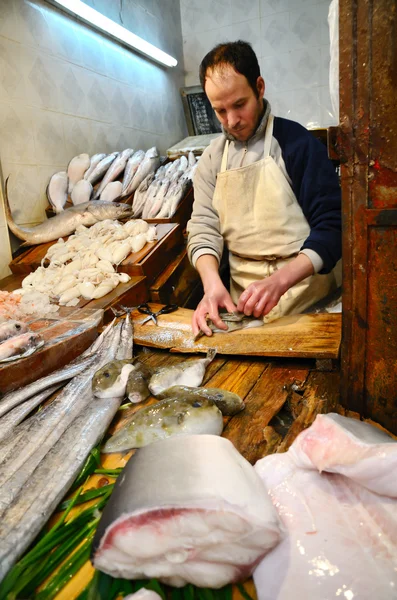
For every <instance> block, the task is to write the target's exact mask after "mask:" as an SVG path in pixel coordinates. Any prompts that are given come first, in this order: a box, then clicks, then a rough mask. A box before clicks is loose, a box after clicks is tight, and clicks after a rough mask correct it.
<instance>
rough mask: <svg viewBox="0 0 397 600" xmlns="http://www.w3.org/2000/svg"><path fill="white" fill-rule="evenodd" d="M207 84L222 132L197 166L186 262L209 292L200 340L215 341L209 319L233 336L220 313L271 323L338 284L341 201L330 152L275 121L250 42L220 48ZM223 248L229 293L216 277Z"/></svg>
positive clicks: (291, 125) (208, 64)
mask: <svg viewBox="0 0 397 600" xmlns="http://www.w3.org/2000/svg"><path fill="white" fill-rule="evenodd" d="M200 81H201V85H202V87H203V89H204V90H205V93H206V94H207V97H208V99H209V101H210V102H211V105H212V107H213V109H214V111H215V114H216V116H217V118H218V119H219V121H220V123H221V125H222V130H223V135H221V136H219V137H218V138H216V139H215V140H213V141H212V142H211V144H210V146H209V147H208V148H207V149H206V150H205V152H204V153H203V155H202V157H201V159H200V161H199V164H198V167H197V170H196V174H195V177H194V196H195V201H194V205H193V212H192V217H191V220H190V221H189V223H188V254H189V258H190V261H191V262H192V264H193V265H194V266H195V267H196V269H197V270H198V272H199V274H200V277H201V280H202V283H203V287H204V296H203V298H202V300H201V302H200V303H199V305H198V307H197V309H196V310H195V312H194V315H193V321H192V327H193V333H194V334H195V335H196V334H197V333H198V331H199V330H201V331H203V332H204V333H205V334H206V335H211V333H212V332H211V330H210V328H209V327H208V324H207V322H206V316H207V315H208V316H209V317H210V319H211V320H212V321H213V322H214V323H215V324H216V325H217V326H218V327H220V328H223V329H226V326H225V325H224V323H223V322H222V321H221V319H220V317H219V308H225V309H226V310H227V311H229V312H232V311H235V310H238V311H240V312H243V313H245V314H246V315H254V316H255V317H263V319H264V321H265V322H270V321H272V320H274V319H277V318H279V317H280V316H283V315H288V314H296V313H300V312H302V311H303V310H305V309H306V308H308V307H309V306H311V305H312V304H314V303H315V302H316V301H318V300H320V299H321V298H324V297H325V296H326V295H328V294H329V293H330V292H332V291H333V290H334V289H336V287H337V286H338V285H340V276H339V277H338V270H339V269H335V266H336V264H337V262H338V261H339V260H340V257H341V194H340V188H339V183H338V178H337V175H336V172H335V169H334V167H333V165H332V163H331V161H330V160H329V159H328V156H327V151H326V149H325V147H324V146H323V144H321V142H319V141H318V140H316V139H315V137H314V136H313V135H312V134H311V133H310V132H309V131H307V130H306V129H305V128H304V127H302V126H301V125H299V124H298V123H295V122H293V121H289V120H287V119H282V118H280V117H273V115H272V114H271V112H270V105H269V102H268V101H267V100H265V99H264V92H265V82H264V80H263V78H262V77H261V75H260V70H259V65H258V60H257V57H256V55H255V53H254V51H253V50H252V48H251V46H250V44H248V43H246V42H242V41H238V42H231V43H227V44H219V45H218V46H216V47H215V48H214V49H213V50H211V52H209V53H208V54H207V55H206V56H205V57H204V59H203V61H202V63H201V65H200ZM224 245H226V247H227V249H228V252H229V264H230V293H229V292H228V290H227V289H226V288H225V286H224V285H223V283H222V281H221V278H220V275H219V263H220V260H221V256H222V252H223V247H224ZM338 266H340V265H338ZM338 279H339V280H338Z"/></svg>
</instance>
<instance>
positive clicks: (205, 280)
mask: <svg viewBox="0 0 397 600" xmlns="http://www.w3.org/2000/svg"><path fill="white" fill-rule="evenodd" d="M196 269H197V271H198V273H199V275H200V277H201V281H202V284H203V288H204V293H205V292H206V291H208V290H209V289H211V288H212V287H213V286H214V285H217V284H219V282H221V278H220V275H219V263H218V261H217V259H216V258H215V256H214V255H213V254H202V255H201V256H200V257H199V258H198V259H197V262H196Z"/></svg>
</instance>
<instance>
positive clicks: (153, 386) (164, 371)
mask: <svg viewBox="0 0 397 600" xmlns="http://www.w3.org/2000/svg"><path fill="white" fill-rule="evenodd" d="M215 354H216V350H215V349H214V348H210V349H209V350H208V352H207V356H206V358H196V359H193V360H186V361H184V362H182V363H180V364H179V365H173V366H172V367H160V368H158V369H156V370H155V372H154V374H153V376H152V377H151V379H150V382H149V390H150V391H151V392H152V394H153V395H154V396H157V394H161V393H162V392H164V390H166V389H167V388H170V387H172V386H173V385H189V386H191V387H198V386H199V385H201V383H202V381H203V378H204V374H205V370H206V368H207V367H208V365H209V364H210V362H212V361H213V360H214V358H215Z"/></svg>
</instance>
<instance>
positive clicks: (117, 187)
mask: <svg viewBox="0 0 397 600" xmlns="http://www.w3.org/2000/svg"><path fill="white" fill-rule="evenodd" d="M122 188H123V184H122V183H121V181H111V182H110V183H108V184H107V186H106V187H105V188H104V189H103V190H102V193H101V196H100V199H101V200H104V201H105V202H113V200H116V199H117V198H120V196H121V190H122Z"/></svg>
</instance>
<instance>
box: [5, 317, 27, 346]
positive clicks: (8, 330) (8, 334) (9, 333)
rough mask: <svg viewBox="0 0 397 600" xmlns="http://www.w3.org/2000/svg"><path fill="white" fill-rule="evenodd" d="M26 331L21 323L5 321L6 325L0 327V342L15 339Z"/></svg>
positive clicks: (24, 325)
mask: <svg viewBox="0 0 397 600" xmlns="http://www.w3.org/2000/svg"><path fill="white" fill-rule="evenodd" d="M28 329H29V328H28V326H27V325H26V323H22V321H14V320H11V321H6V323H2V324H1V325H0V342H4V341H5V340H8V338H12V337H15V336H16V335H20V334H21V333H26V332H27V331H28Z"/></svg>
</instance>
